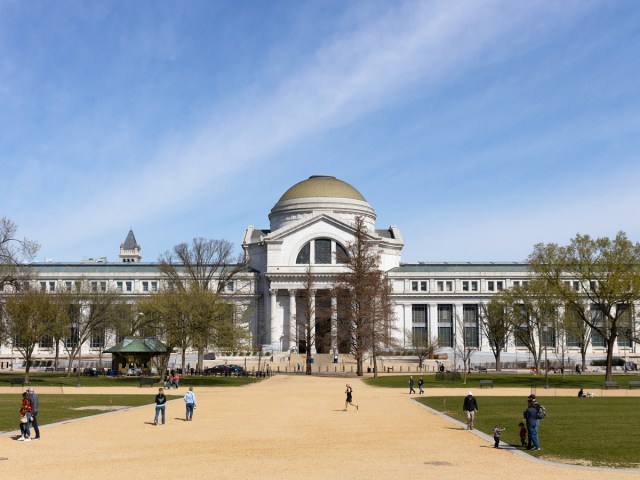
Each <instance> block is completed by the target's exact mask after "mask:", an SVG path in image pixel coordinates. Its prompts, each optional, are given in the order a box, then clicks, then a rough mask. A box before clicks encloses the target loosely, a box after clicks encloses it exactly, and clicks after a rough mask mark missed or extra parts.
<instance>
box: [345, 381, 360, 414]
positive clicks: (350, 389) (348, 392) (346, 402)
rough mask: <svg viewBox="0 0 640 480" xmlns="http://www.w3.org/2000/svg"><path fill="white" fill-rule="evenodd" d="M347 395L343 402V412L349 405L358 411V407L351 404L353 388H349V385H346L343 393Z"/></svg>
mask: <svg viewBox="0 0 640 480" xmlns="http://www.w3.org/2000/svg"><path fill="white" fill-rule="evenodd" d="M344 393H346V394H347V399H346V401H345V402H344V411H345V412H346V411H347V407H348V406H349V405H351V406H352V407H356V410H359V408H358V405H354V404H353V388H351V385H349V384H348V383H347V389H346V390H345V392H344Z"/></svg>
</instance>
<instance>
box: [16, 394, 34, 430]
mask: <svg viewBox="0 0 640 480" xmlns="http://www.w3.org/2000/svg"><path fill="white" fill-rule="evenodd" d="M30 422H31V402H30V401H29V394H28V393H27V392H23V393H22V405H21V406H20V438H18V440H19V441H21V442H23V441H24V442H30V441H31V430H30V428H29V423H30Z"/></svg>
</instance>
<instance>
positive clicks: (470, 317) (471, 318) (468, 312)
mask: <svg viewBox="0 0 640 480" xmlns="http://www.w3.org/2000/svg"><path fill="white" fill-rule="evenodd" d="M462 319H463V321H464V346H465V348H478V346H479V333H480V332H479V328H478V305H463V306H462Z"/></svg>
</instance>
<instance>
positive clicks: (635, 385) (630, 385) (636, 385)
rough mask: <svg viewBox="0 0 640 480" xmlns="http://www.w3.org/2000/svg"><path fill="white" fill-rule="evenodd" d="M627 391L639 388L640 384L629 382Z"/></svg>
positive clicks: (634, 381)
mask: <svg viewBox="0 0 640 480" xmlns="http://www.w3.org/2000/svg"><path fill="white" fill-rule="evenodd" d="M628 387H629V390H631V389H632V388H640V382H638V381H637V380H631V381H630V382H629V384H628Z"/></svg>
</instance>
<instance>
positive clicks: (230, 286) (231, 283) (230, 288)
mask: <svg viewBox="0 0 640 480" xmlns="http://www.w3.org/2000/svg"><path fill="white" fill-rule="evenodd" d="M225 289H226V290H227V292H233V291H235V289H236V284H235V282H234V281H233V280H229V281H228V282H227V285H226V286H225Z"/></svg>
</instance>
